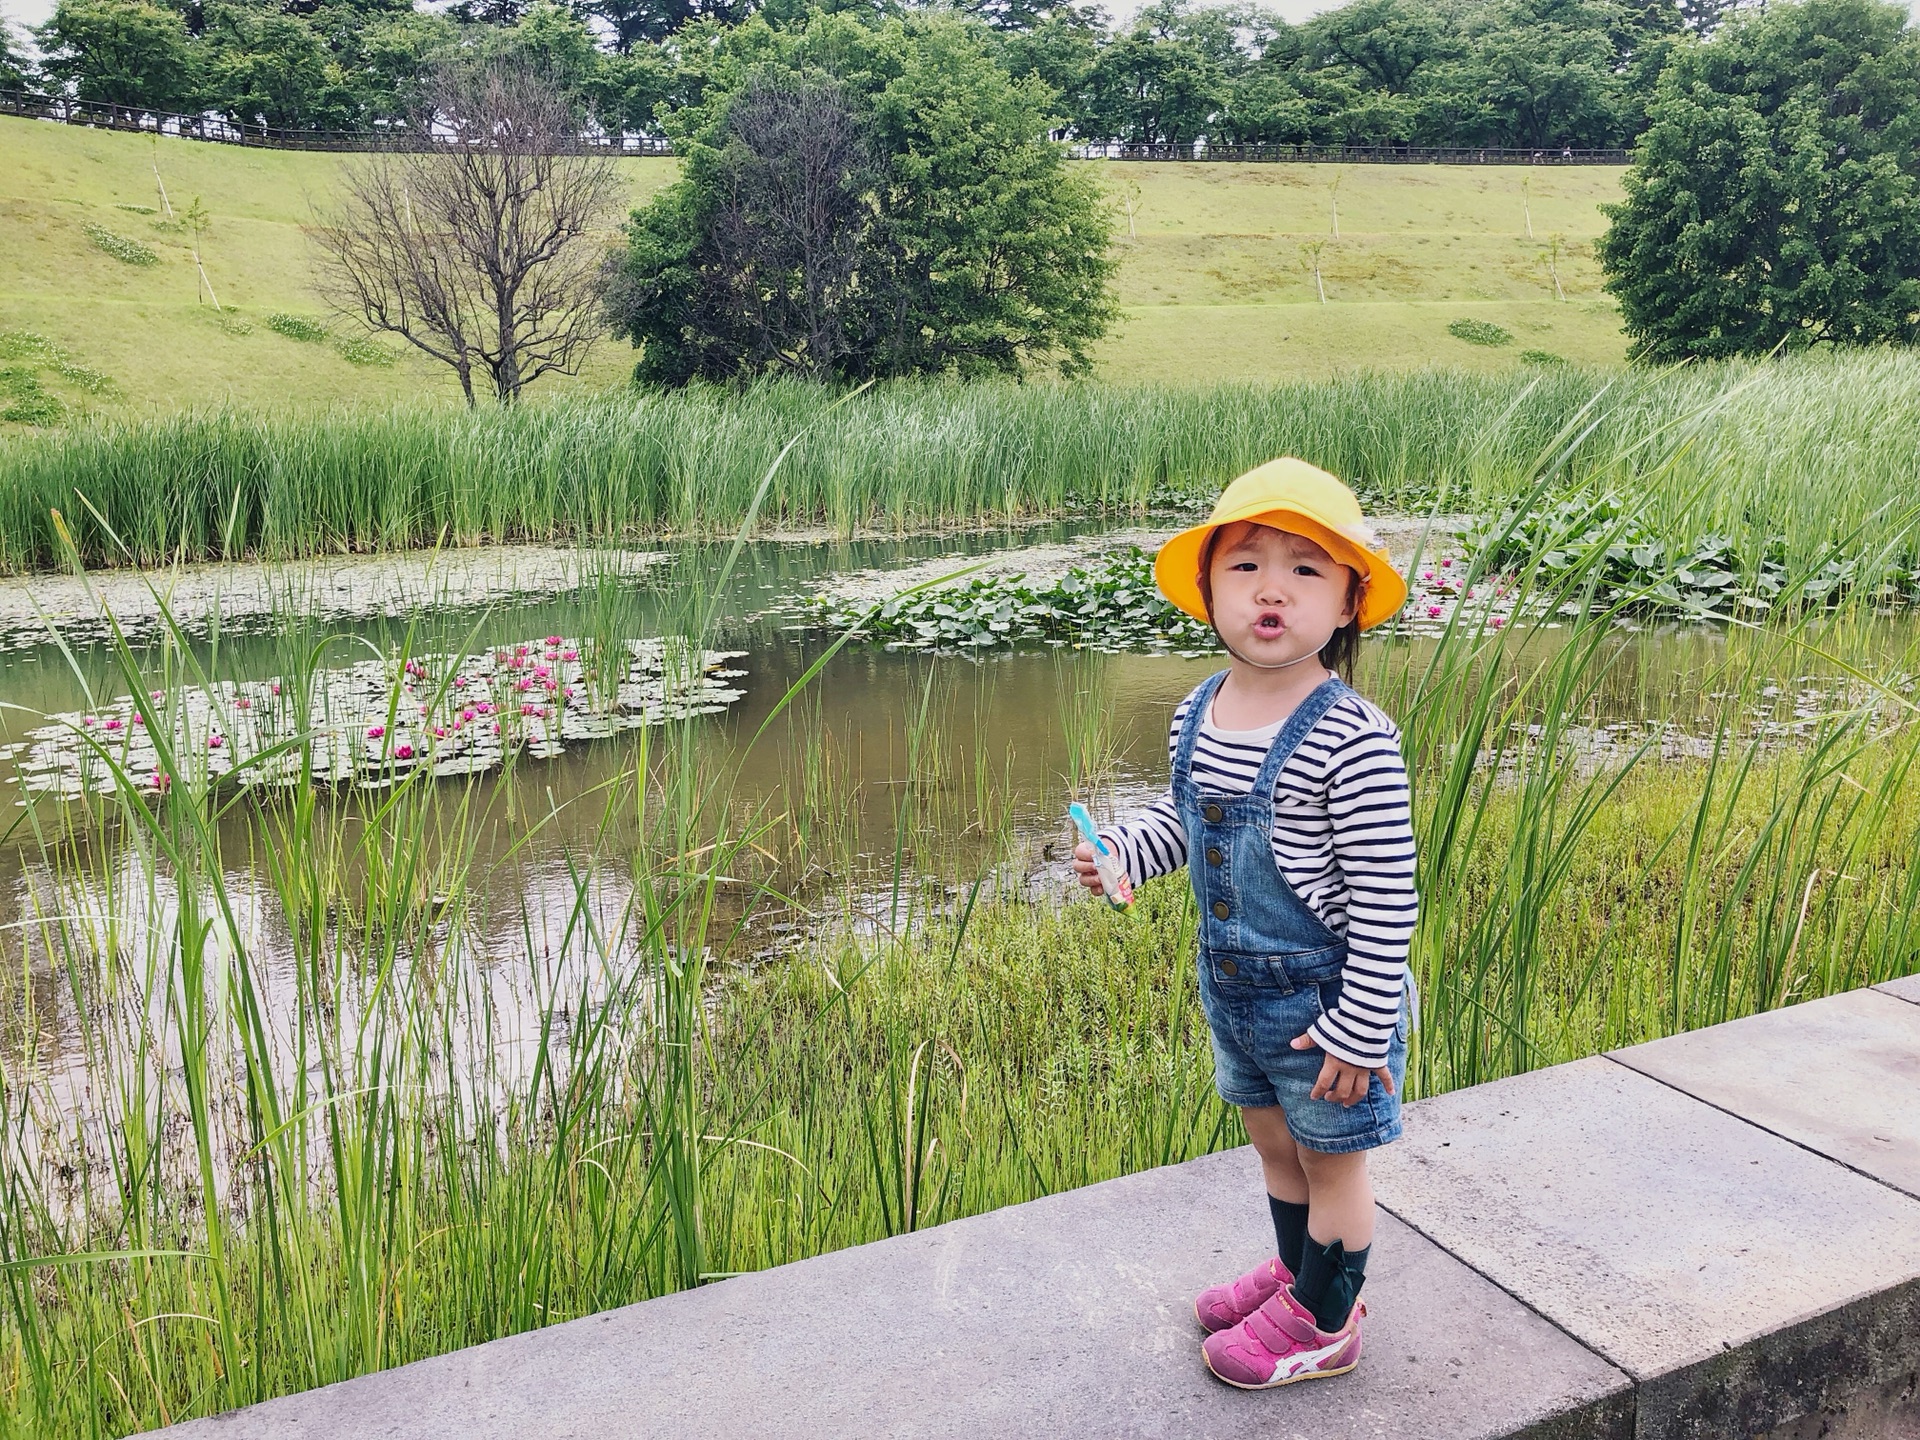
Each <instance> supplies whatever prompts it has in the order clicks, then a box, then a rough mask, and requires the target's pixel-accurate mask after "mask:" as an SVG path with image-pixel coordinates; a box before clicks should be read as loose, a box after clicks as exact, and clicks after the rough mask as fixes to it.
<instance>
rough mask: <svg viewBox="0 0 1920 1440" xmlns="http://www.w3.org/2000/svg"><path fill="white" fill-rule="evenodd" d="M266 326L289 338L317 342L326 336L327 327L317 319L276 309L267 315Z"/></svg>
mask: <svg viewBox="0 0 1920 1440" xmlns="http://www.w3.org/2000/svg"><path fill="white" fill-rule="evenodd" d="M267 328H268V329H269V330H271V331H273V332H274V333H275V334H277V335H284V336H286V337H287V338H288V339H289V340H305V341H309V342H311V343H315V344H317V343H319V342H320V341H322V340H325V339H326V338H327V327H326V326H324V325H322V324H321V323H320V322H319V321H318V320H309V319H308V318H307V317H306V316H304V315H289V314H287V312H286V311H284V310H276V311H274V312H273V314H271V315H269V316H267Z"/></svg>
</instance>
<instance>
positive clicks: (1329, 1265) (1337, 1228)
mask: <svg viewBox="0 0 1920 1440" xmlns="http://www.w3.org/2000/svg"><path fill="white" fill-rule="evenodd" d="M1296 1148H1297V1151H1298V1156H1299V1164H1300V1168H1301V1169H1302V1170H1303V1171H1304V1172H1305V1174H1306V1177H1307V1206H1308V1211H1307V1242H1306V1245H1305V1247H1304V1250H1303V1253H1302V1255H1301V1260H1300V1268H1299V1270H1298V1271H1297V1272H1296V1278H1295V1281H1294V1286H1293V1293H1294V1295H1295V1297H1296V1298H1297V1299H1298V1300H1299V1301H1300V1303H1301V1304H1302V1305H1304V1306H1306V1307H1307V1309H1309V1310H1311V1311H1312V1312H1313V1321H1314V1324H1316V1325H1318V1326H1319V1327H1320V1328H1321V1329H1322V1330H1326V1331H1333V1330H1338V1329H1339V1328H1340V1327H1341V1326H1342V1325H1345V1324H1346V1323H1347V1317H1348V1316H1349V1315H1350V1314H1352V1313H1353V1303H1354V1301H1355V1299H1357V1298H1358V1296H1359V1294H1360V1287H1361V1285H1362V1284H1364V1283H1365V1281H1366V1278H1367V1254H1368V1251H1369V1250H1370V1249H1371V1248H1372V1246H1373V1181H1372V1179H1371V1178H1370V1177H1369V1176H1368V1174H1367V1152H1366V1151H1364V1150H1356V1151H1352V1152H1349V1153H1346V1154H1339V1155H1331V1154H1327V1153H1324V1152H1322V1151H1319V1150H1309V1149H1307V1148H1306V1147H1305V1146H1299V1147H1296Z"/></svg>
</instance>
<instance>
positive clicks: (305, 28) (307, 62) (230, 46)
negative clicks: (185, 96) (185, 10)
mask: <svg viewBox="0 0 1920 1440" xmlns="http://www.w3.org/2000/svg"><path fill="white" fill-rule="evenodd" d="M200 45H201V47H202V48H203V54H204V69H205V76H206V94H205V96H204V97H203V98H204V99H205V100H206V101H207V102H208V103H210V104H212V105H215V106H217V107H218V108H219V109H220V110H222V111H224V112H225V113H226V115H227V116H228V118H230V119H232V120H233V121H235V122H236V123H238V124H242V125H267V126H273V127H276V128H282V129H289V130H302V129H304V130H347V129H351V128H353V127H354V126H355V124H357V123H358V120H359V116H358V113H357V111H358V107H357V106H356V105H355V104H354V103H353V99H352V97H351V95H350V94H349V92H348V90H347V87H346V84H345V76H344V75H343V74H342V72H341V70H340V67H339V65H338V64H337V63H336V62H335V60H334V56H333V52H332V51H331V50H330V49H329V48H328V46H327V43H326V41H325V40H324V39H322V38H321V36H320V35H319V34H318V33H317V32H316V31H315V30H314V29H313V27H312V26H311V25H310V24H308V23H307V21H305V20H303V19H301V18H300V17H299V16H297V15H286V14H275V13H273V12H271V11H262V10H257V9H254V8H252V7H244V6H239V5H220V6H216V7H214V8H213V9H212V10H211V11H210V12H209V13H208V16H207V22H206V28H205V29H204V30H203V31H202V32H201V38H200Z"/></svg>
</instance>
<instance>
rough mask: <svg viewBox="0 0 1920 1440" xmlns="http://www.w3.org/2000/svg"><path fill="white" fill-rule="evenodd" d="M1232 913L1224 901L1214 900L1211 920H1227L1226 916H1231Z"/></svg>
mask: <svg viewBox="0 0 1920 1440" xmlns="http://www.w3.org/2000/svg"><path fill="white" fill-rule="evenodd" d="M1232 913H1233V911H1232V910H1231V909H1229V908H1228V906H1227V902H1226V901H1224V900H1216V901H1214V902H1213V918H1214V919H1216V920H1224V919H1226V918H1227V916H1229V915H1231V914H1232Z"/></svg>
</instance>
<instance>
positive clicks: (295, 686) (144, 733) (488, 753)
mask: <svg viewBox="0 0 1920 1440" xmlns="http://www.w3.org/2000/svg"><path fill="white" fill-rule="evenodd" d="M732 658H735V656H734V654H731V653H727V652H718V651H706V652H704V653H703V654H700V655H697V656H696V655H694V654H691V653H685V647H684V645H683V644H682V643H681V641H680V640H679V638H678V637H669V638H667V639H650V640H630V641H627V642H625V643H624V644H622V645H619V646H614V647H607V646H603V645H596V644H594V643H593V642H591V641H582V640H579V639H569V638H567V637H565V636H561V635H548V636H545V637H542V638H537V639H533V640H529V641H525V642H521V643H518V644H512V645H502V646H497V647H493V648H491V649H490V650H488V651H485V652H482V653H479V654H454V655H447V654H433V653H422V654H417V655H409V656H406V657H405V658H398V657H394V658H387V659H381V660H363V661H360V662H358V663H356V664H352V665H348V666H343V667H336V668H325V669H319V668H316V669H315V670H314V671H313V672H312V673H311V674H310V675H308V676H307V677H306V678H305V681H304V685H305V690H304V693H303V692H302V691H301V689H300V682H296V681H292V680H288V679H285V678H283V677H277V676H275V677H267V678H262V679H249V680H239V681H233V680H220V681H212V682H210V683H208V684H205V685H201V686H196V687H192V688H190V689H187V690H186V691H184V692H183V693H182V694H179V695H169V694H167V693H166V692H165V691H164V690H155V691H152V692H150V693H149V694H148V695H147V696H146V697H145V698H137V697H131V696H123V697H121V698H120V699H118V700H114V701H110V702H108V703H106V704H102V705H96V706H94V707H92V708H90V709H88V710H86V711H84V712H78V713H74V714H66V715H55V716H52V717H49V718H50V723H49V724H46V725H42V726H38V727H36V728H34V729H31V730H29V731H28V732H27V735H26V738H25V739H24V740H23V741H20V742H18V743H16V744H14V745H11V746H7V747H5V748H4V749H0V756H4V757H6V758H13V759H15V760H16V761H17V768H18V774H19V778H20V781H21V784H22V786H23V787H24V788H25V790H26V791H27V793H28V794H30V795H31V794H56V795H68V796H73V795H82V794H86V793H89V792H91V793H94V794H100V795H110V794H113V793H115V792H116V791H117V790H119V789H120V788H121V787H122V786H124V785H131V787H132V788H133V790H134V791H135V792H136V793H146V794H157V793H161V792H163V791H166V790H169V789H171V787H173V786H174V785H176V784H179V783H181V782H183V781H189V782H191V783H193V784H195V785H197V786H200V787H201V788H208V789H211V788H216V787H217V786H218V784H219V782H221V781H231V782H232V783H233V784H236V785H268V786H279V787H286V786H290V785H296V784H298V785H312V784H316V783H318V784H325V785H360V786H380V787H384V786H388V785H391V784H393V783H394V781H395V779H396V778H397V777H399V776H401V775H404V774H406V773H407V772H409V771H412V770H425V771H427V772H428V773H430V774H433V775H436V776H449V775H477V774H483V773H485V772H487V771H490V770H496V769H498V768H500V767H501V766H502V765H504V764H506V763H508V761H509V760H510V758H511V757H512V755H513V754H514V753H515V752H516V751H520V750H525V751H526V753H528V754H530V755H533V756H537V757H540V758H543V759H546V758H551V757H553V756H555V755H559V754H561V753H562V752H563V751H564V750H565V748H566V745H567V742H569V741H573V742H576V743H577V742H581V741H586V740H602V739H606V738H608V737H610V736H613V735H616V734H618V733H620V732H621V731H623V730H632V729H637V728H639V727H640V726H643V725H660V724H665V723H666V722H667V721H669V720H673V719H678V718H684V717H686V716H691V715H711V714H716V713H718V712H719V711H721V710H724V709H725V708H726V707H727V706H728V705H730V704H732V703H733V702H734V701H736V700H738V699H739V698H740V695H741V692H740V691H739V690H737V689H734V688H732V687H731V686H730V685H728V684H727V683H726V682H727V681H729V680H732V679H735V678H737V677H738V676H739V675H741V674H742V673H743V672H741V671H739V670H729V669H726V668H725V662H726V661H728V660H729V659H732ZM163 729H165V730H167V731H169V732H170V733H168V734H167V735H166V736H165V737H164V739H163V738H162V736H161V734H160V731H161V730H163ZM165 754H170V755H171V756H172V764H171V765H168V764H166V763H163V755H165Z"/></svg>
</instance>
